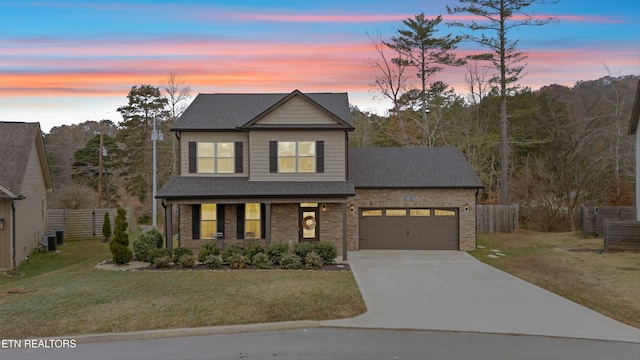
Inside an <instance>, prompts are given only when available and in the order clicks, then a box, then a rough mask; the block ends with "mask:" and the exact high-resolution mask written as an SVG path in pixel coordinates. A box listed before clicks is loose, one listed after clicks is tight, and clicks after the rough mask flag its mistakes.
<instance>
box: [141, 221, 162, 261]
mask: <svg viewBox="0 0 640 360" xmlns="http://www.w3.org/2000/svg"><path fill="white" fill-rule="evenodd" d="M163 243H164V238H163V236H162V234H161V233H160V232H159V231H158V230H155V229H153V230H150V231H146V232H143V233H142V234H140V236H139V237H138V238H137V239H136V240H133V255H134V257H135V258H136V260H140V261H146V262H151V253H152V252H153V251H155V250H156V249H159V248H161V247H162V244H163Z"/></svg>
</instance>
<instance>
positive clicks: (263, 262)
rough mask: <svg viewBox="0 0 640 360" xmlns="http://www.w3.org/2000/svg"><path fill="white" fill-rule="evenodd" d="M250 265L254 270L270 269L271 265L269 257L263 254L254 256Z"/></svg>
mask: <svg viewBox="0 0 640 360" xmlns="http://www.w3.org/2000/svg"><path fill="white" fill-rule="evenodd" d="M251 263H252V264H253V266H254V267H255V268H256V269H271V264H272V263H271V259H269V255H267V254H266V253H263V252H261V253H257V254H255V255H254V256H253V260H252V261H251Z"/></svg>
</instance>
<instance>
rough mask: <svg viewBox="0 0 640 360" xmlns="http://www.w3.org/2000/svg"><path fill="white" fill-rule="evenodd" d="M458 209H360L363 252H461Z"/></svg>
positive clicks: (360, 236)
mask: <svg viewBox="0 0 640 360" xmlns="http://www.w3.org/2000/svg"><path fill="white" fill-rule="evenodd" d="M458 215H459V214H458V209H457V208H406V209H399V208H369V209H360V214H359V229H358V231H359V241H360V249H389V250H458V243H459V231H458V228H459V225H458V224H459V216H458Z"/></svg>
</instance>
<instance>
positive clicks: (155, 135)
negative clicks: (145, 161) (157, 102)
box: [151, 116, 163, 229]
mask: <svg viewBox="0 0 640 360" xmlns="http://www.w3.org/2000/svg"><path fill="white" fill-rule="evenodd" d="M162 140H163V135H162V132H160V131H158V130H156V116H154V117H153V131H152V132H151V141H152V142H153V198H152V199H151V209H152V216H153V219H152V225H153V228H154V229H155V228H156V223H157V219H156V218H157V217H158V216H157V209H156V141H162Z"/></svg>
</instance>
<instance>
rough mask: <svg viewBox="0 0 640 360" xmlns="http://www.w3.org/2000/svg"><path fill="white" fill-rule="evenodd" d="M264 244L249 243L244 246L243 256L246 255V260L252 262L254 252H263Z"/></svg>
mask: <svg viewBox="0 0 640 360" xmlns="http://www.w3.org/2000/svg"><path fill="white" fill-rule="evenodd" d="M264 252H265V250H264V246H262V245H260V244H249V245H247V246H246V247H245V248H244V256H246V257H247V260H248V261H249V262H250V263H253V258H254V257H255V256H256V254H260V253H264Z"/></svg>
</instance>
